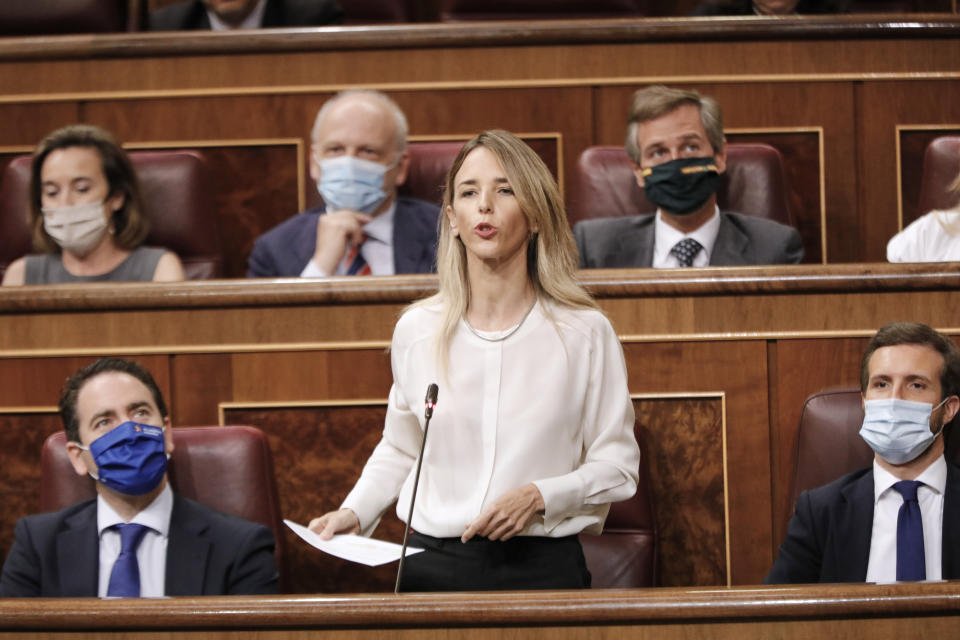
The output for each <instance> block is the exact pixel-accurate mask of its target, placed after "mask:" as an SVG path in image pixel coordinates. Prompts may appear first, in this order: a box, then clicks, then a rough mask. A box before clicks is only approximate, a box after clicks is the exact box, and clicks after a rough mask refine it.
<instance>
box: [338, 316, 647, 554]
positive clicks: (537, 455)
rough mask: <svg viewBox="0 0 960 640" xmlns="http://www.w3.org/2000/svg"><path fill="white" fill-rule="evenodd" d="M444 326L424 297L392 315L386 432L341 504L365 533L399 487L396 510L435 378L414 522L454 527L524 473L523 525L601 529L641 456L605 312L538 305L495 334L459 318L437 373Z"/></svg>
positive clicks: (562, 531)
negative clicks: (529, 507)
mask: <svg viewBox="0 0 960 640" xmlns="http://www.w3.org/2000/svg"><path fill="white" fill-rule="evenodd" d="M547 314H549V316H550V317H548V315H547ZM440 322H441V310H440V308H439V306H431V307H426V306H420V307H414V308H413V309H410V310H409V311H407V312H406V313H404V314H403V316H402V317H401V318H400V320H399V322H398V323H397V326H396V329H395V330H394V334H393V342H392V346H391V353H390V355H391V365H392V369H393V387H392V388H391V389H390V397H389V401H388V406H387V417H386V422H385V424H384V429H383V437H382V439H381V441H380V443H379V444H378V445H377V447H376V449H375V450H374V452H373V454H372V455H371V456H370V459H369V460H368V461H367V464H366V466H365V467H364V469H363V473H362V474H361V476H360V479H359V480H358V481H357V484H356V485H355V486H354V488H353V490H352V491H351V492H350V494H349V495H348V496H347V498H346V500H344V503H343V507H346V508H350V509H352V510H353V511H354V512H355V513H356V514H357V516H358V517H359V520H360V523H361V527H362V530H363V533H364V534H365V535H369V534H370V533H371V532H372V530H373V529H374V527H375V526H376V524H377V522H378V521H379V519H380V516H381V514H382V513H383V512H384V510H386V509H387V507H389V505H390V504H391V503H392V502H393V501H394V500H395V499H397V497H398V495H399V500H398V501H397V514H398V515H399V516H400V518H401V519H402V520H406V518H407V511H408V509H409V505H410V495H411V492H412V488H413V480H414V478H413V475H414V469H415V464H414V463H415V460H416V457H417V455H418V454H419V450H420V441H421V438H422V436H423V427H424V422H423V421H424V418H423V408H424V404H423V398H424V396H425V393H426V389H427V386H428V385H429V384H431V383H434V382H436V383H437V384H438V385H439V387H440V393H439V397H438V401H437V405H436V409H435V411H434V414H433V419H432V420H431V423H430V430H429V436H428V439H427V445H426V452H425V454H424V462H423V470H422V472H421V476H420V485H419V488H418V493H417V500H416V508H415V511H414V514H413V521H412V523H410V524H411V526H412V527H413V528H414V529H415V530H417V531H419V532H421V533H425V534H427V535H430V536H434V537H444V538H446V537H459V536H460V535H462V534H463V531H464V530H465V529H466V527H467V524H468V523H470V522H471V521H472V520H473V519H474V518H476V516H477V515H479V514H480V512H481V511H482V510H483V509H484V508H485V507H486V506H488V505H489V504H490V503H492V502H494V501H495V500H497V499H498V498H499V497H500V496H502V495H503V494H504V493H506V492H508V491H511V490H513V489H517V488H519V487H522V486H524V485H525V484H527V483H530V482H533V483H535V484H536V486H537V488H538V489H539V491H540V493H541V495H542V496H543V501H544V504H545V505H546V509H545V513H544V514H543V515H536V516H534V517H533V519H532V520H531V521H530V523H529V524H528V525H527V527H526V528H525V529H524V531H523V532H522V534H521V535H535V536H553V537H560V536H568V535H573V534H576V533H580V532H581V531H587V532H590V533H600V531H601V530H602V528H603V522H604V519H605V518H606V515H607V511H608V510H609V503H610V502H615V501H618V500H625V499H627V498H629V497H631V496H632V495H633V494H634V492H635V491H636V487H637V477H638V469H639V459H640V458H639V449H638V447H637V442H636V439H635V438H634V435H633V421H634V415H633V404H632V402H631V400H630V395H629V392H628V390H627V375H626V366H625V364H624V359H623V350H622V348H621V346H620V342H619V340H618V339H617V336H616V334H615V333H614V331H613V328H612V327H611V326H610V323H609V321H608V320H607V318H606V317H605V316H604V315H603V314H602V313H600V312H599V311H593V310H574V309H570V308H567V307H560V306H558V305H555V304H552V303H544V302H538V303H536V304H535V305H534V307H533V309H532V310H531V312H530V313H529V315H528V316H527V317H526V319H525V320H524V321H523V322H521V323H520V325H519V328H518V329H517V330H516V332H511V331H507V332H502V333H501V334H500V335H501V336H506V337H503V338H502V339H500V340H498V341H489V340H485V339H483V338H481V337H479V336H478V335H476V334H475V333H474V332H473V331H472V330H471V328H470V327H468V326H467V324H466V323H465V322H463V321H462V320H461V322H460V324H459V326H458V327H457V329H456V331H455V332H454V334H453V337H452V339H451V343H450V351H449V367H446V373H444V368H443V367H441V366H439V364H438V362H437V351H436V346H437V345H436V335H437V333H438V330H439V326H440ZM488 337H490V336H488Z"/></svg>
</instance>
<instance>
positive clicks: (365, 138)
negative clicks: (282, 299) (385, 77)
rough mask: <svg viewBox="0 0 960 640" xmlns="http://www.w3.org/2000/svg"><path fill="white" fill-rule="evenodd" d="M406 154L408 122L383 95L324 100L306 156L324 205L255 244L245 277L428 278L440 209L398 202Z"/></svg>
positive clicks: (365, 93) (362, 94)
mask: <svg viewBox="0 0 960 640" xmlns="http://www.w3.org/2000/svg"><path fill="white" fill-rule="evenodd" d="M406 148H407V120H406V118H405V117H404V115H403V112H402V111H401V110H400V108H399V107H398V106H397V105H396V104H395V103H394V102H393V100H391V99H390V98H388V97H387V96H386V95H384V94H382V93H380V92H377V91H345V92H343V93H340V94H337V95H336V96H334V97H333V98H331V99H330V100H328V101H327V102H326V103H325V104H324V105H323V107H322V108H321V109H320V111H319V113H318V114H317V119H316V122H315V123H314V127H313V144H312V145H311V149H310V177H311V178H313V180H314V182H315V183H316V185H317V190H318V191H319V193H320V196H321V198H322V199H323V202H324V204H323V205H321V206H319V207H314V208H312V209H308V210H307V211H305V212H303V213H301V214H299V215H297V216H295V217H293V218H291V219H289V220H287V221H286V222H283V223H282V224H280V225H278V226H276V227H274V228H273V229H271V230H270V231H268V232H267V233H265V234H264V235H262V236H260V237H259V238H258V239H257V241H256V243H255V244H254V247H253V251H252V253H251V254H250V258H249V260H248V261H247V275H248V277H251V278H267V277H289V276H301V277H328V276H346V275H368V274H372V275H394V274H398V273H431V272H432V271H434V269H435V262H436V247H437V216H438V215H439V212H440V208H439V205H437V204H431V203H428V202H424V201H422V200H417V199H415V198H407V197H399V196H398V195H397V188H398V187H399V186H400V185H402V184H403V183H404V182H405V181H406V178H407V170H408V167H409V162H410V159H409V155H408V154H407V151H406Z"/></svg>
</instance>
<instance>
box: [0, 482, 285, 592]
mask: <svg viewBox="0 0 960 640" xmlns="http://www.w3.org/2000/svg"><path fill="white" fill-rule="evenodd" d="M14 536H15V538H14V542H13V547H12V548H11V549H10V553H9V554H8V555H7V560H6V562H4V565H3V573H2V575H0V597H6V598H14V597H31V596H34V597H45V598H49V597H96V596H97V584H98V582H99V577H100V565H99V558H100V540H99V537H98V535H97V500H96V499H95V498H94V499H92V500H86V501H84V502H79V503H77V504H75V505H71V506H69V507H67V508H65V509H61V510H60V511H57V512H54V513H40V514H37V515H32V516H27V517H26V518H21V519H20V520H19V521H18V522H17V526H16V528H15V532H14ZM273 552H274V541H273V533H272V532H271V531H270V529H268V528H267V527H265V526H263V525H261V524H255V523H253V522H249V521H247V520H244V519H242V518H238V517H236V516H230V515H227V514H224V513H220V512H219V511H214V510H213V509H209V508H207V507H204V506H203V505H201V504H199V503H197V502H194V501H193V500H189V499H187V498H182V497H180V496H178V495H176V494H174V496H173V511H172V512H171V514H170V531H169V538H168V540H167V573H166V578H165V580H166V583H165V587H164V590H165V592H166V595H168V596H213V595H254V594H265V593H277V591H278V581H277V569H276V565H275V563H274V556H273Z"/></svg>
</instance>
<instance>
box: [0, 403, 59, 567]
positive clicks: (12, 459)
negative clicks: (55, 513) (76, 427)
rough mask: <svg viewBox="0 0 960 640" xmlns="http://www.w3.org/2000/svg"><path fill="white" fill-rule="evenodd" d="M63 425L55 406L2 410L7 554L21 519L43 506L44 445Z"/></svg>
mask: <svg viewBox="0 0 960 640" xmlns="http://www.w3.org/2000/svg"><path fill="white" fill-rule="evenodd" d="M51 404H53V403H51ZM62 428H63V427H62V426H61V423H60V416H59V415H58V414H57V413H55V412H53V411H52V410H51V411H42V412H41V411H26V410H21V411H16V410H9V411H8V410H0V452H2V459H3V464H2V465H0V505H2V508H0V554H2V555H3V556H4V557H6V553H7V550H9V549H10V547H11V546H12V545H13V528H14V525H15V524H16V522H17V519H18V518H20V517H22V516H25V515H27V514H30V513H36V512H37V511H38V508H39V498H40V447H41V446H43V441H44V440H46V438H47V436H48V435H50V434H51V433H55V432H56V431H58V430H59V429H62Z"/></svg>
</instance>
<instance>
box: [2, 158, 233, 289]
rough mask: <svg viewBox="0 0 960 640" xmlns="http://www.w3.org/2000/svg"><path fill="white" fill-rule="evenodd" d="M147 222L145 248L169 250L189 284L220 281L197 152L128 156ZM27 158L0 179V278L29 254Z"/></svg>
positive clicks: (213, 221) (213, 220) (206, 184)
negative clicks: (138, 184) (8, 266)
mask: <svg viewBox="0 0 960 640" xmlns="http://www.w3.org/2000/svg"><path fill="white" fill-rule="evenodd" d="M129 155H130V161H131V162H132V163H133V166H134V169H136V171H137V176H138V177H139V179H140V189H141V191H142V195H143V202H144V208H145V209H146V211H145V212H144V213H145V215H146V217H147V219H148V220H149V221H150V233H149V235H148V236H147V239H146V241H145V242H144V244H145V245H147V246H156V247H163V248H165V249H169V250H170V251H173V252H174V253H176V254H177V255H178V256H179V257H180V260H182V261H183V269H184V272H185V274H186V277H187V279H189V280H202V279H208V278H218V277H220V275H221V274H222V271H223V258H222V256H221V252H220V239H219V235H218V232H217V216H216V212H215V211H214V210H213V199H212V197H211V193H210V190H211V189H212V188H213V186H212V183H211V181H210V179H209V176H208V173H207V168H206V162H205V160H204V158H203V155H202V154H201V153H200V152H198V151H193V150H179V151H131V152H130V154H129ZM29 184H30V156H18V157H16V158H14V159H13V161H11V162H10V164H9V165H8V166H7V168H6V169H5V170H4V172H3V176H2V177H0V237H2V238H3V239H4V241H3V242H2V243H0V275H2V273H3V271H5V270H6V268H7V265H9V264H10V263H11V262H13V261H14V260H16V259H17V258H19V257H21V256H23V255H25V254H27V253H30V252H32V251H33V248H32V245H31V231H30V227H29V225H28V224H27V206H28V204H27V203H28V195H27V193H28V189H29Z"/></svg>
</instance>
